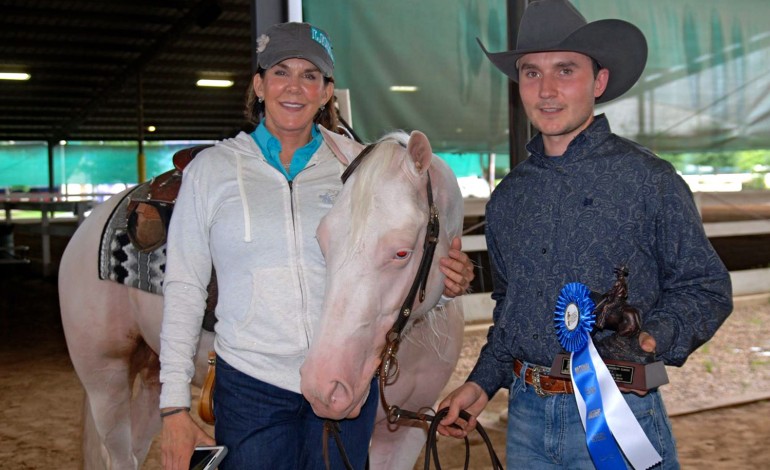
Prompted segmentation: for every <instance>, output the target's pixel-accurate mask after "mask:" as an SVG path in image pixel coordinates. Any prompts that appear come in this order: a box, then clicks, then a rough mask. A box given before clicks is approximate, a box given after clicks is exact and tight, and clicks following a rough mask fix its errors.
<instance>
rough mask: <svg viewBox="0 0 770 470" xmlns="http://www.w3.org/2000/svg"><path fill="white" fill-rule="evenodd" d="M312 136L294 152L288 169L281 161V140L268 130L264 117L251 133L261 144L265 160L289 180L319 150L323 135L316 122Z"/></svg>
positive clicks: (312, 128) (258, 143) (311, 129)
mask: <svg viewBox="0 0 770 470" xmlns="http://www.w3.org/2000/svg"><path fill="white" fill-rule="evenodd" d="M310 136H311V138H310V142H308V143H307V144H305V145H304V146H303V147H300V148H298V149H297V150H296V151H295V152H294V157H293V158H292V160H291V167H290V168H289V170H288V171H286V169H285V168H284V167H283V164H282V163H281V157H280V154H281V142H280V141H279V140H278V139H276V138H275V136H273V134H271V133H270V131H269V130H267V126H265V121H264V119H263V120H262V122H260V123H259V125H258V126H257V128H256V129H254V132H252V133H251V137H252V138H253V139H254V141H255V142H256V143H257V145H258V146H259V149H260V150H261V151H262V154H263V155H264V156H265V160H267V162H268V163H269V164H270V166H272V167H273V168H275V169H276V170H278V171H280V172H281V173H283V174H284V176H286V178H287V179H288V180H289V181H291V180H293V179H294V177H295V176H297V173H299V172H300V171H302V170H303V169H304V168H305V167H306V166H307V163H308V162H309V161H310V158H311V157H312V156H313V154H314V153H315V152H316V150H318V147H320V146H321V142H322V141H323V137H322V136H321V133H320V132H319V131H318V129H316V126H315V124H313V126H312V127H311V128H310Z"/></svg>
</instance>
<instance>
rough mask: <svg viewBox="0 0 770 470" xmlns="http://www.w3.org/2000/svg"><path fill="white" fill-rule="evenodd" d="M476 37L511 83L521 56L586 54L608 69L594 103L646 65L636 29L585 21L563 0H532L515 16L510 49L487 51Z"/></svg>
mask: <svg viewBox="0 0 770 470" xmlns="http://www.w3.org/2000/svg"><path fill="white" fill-rule="evenodd" d="M476 40H477V41H478V42H479V45H480V46H481V49H482V50H483V51H484V54H486V55H487V57H488V58H489V60H490V61H491V62H492V63H493V64H495V66H496V67H497V68H498V69H500V70H501V71H502V72H503V73H505V74H506V75H508V77H510V78H511V80H513V81H514V82H518V81H519V74H518V70H517V67H516V63H517V61H518V60H519V59H520V58H521V57H522V56H523V55H525V54H529V53H532V52H549V51H570V52H579V53H581V54H585V55H587V56H589V57H591V58H592V59H594V60H596V61H597V62H598V63H599V66H600V67H601V68H606V69H608V70H609V71H610V80H609V83H608V84H607V89H606V90H605V91H604V94H602V96H600V97H599V98H597V99H596V103H606V102H607V101H610V100H613V99H615V98H617V97H618V96H620V95H622V94H623V93H625V92H626V91H628V89H629V88H631V87H632V86H633V84H634V83H636V81H637V80H638V79H639V77H640V76H641V75H642V71H643V70H644V66H645V64H646V63H647V41H646V40H645V38H644V34H643V33H642V32H641V31H640V30H639V28H637V27H636V26H634V25H632V24H631V23H629V22H627V21H622V20H599V21H594V22H591V23H588V22H587V21H586V19H585V18H584V17H583V15H581V14H580V12H579V11H577V10H576V9H575V7H574V6H572V4H571V3H569V2H568V1H567V0H539V1H535V2H532V3H531V4H530V5H529V6H528V7H527V9H526V10H525V11H524V15H523V16H522V18H521V24H520V25H519V35H518V37H517V38H516V49H515V50H512V51H505V52H497V53H492V52H489V51H487V48H486V47H484V44H482V43H481V41H480V40H479V39H478V38H476Z"/></svg>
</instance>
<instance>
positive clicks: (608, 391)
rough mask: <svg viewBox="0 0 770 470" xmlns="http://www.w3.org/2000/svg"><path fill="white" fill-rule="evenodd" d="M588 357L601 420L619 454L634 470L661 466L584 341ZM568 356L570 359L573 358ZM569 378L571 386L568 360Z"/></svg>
mask: <svg viewBox="0 0 770 470" xmlns="http://www.w3.org/2000/svg"><path fill="white" fill-rule="evenodd" d="M587 347H588V353H589V355H590V356H591V362H592V363H593V366H594V370H595V371H596V379H597V381H598V382H599V393H601V397H602V408H603V410H604V417H605V419H606V421H607V426H609V428H610V431H612V436H613V437H614V438H615V441H616V442H617V443H618V445H619V446H620V449H621V450H622V451H623V454H624V455H625V457H626V458H627V459H628V461H629V462H630V463H631V465H632V466H633V467H634V468H635V469H641V470H646V469H648V468H650V467H652V466H653V465H655V464H657V463H659V462H661V461H662V460H663V459H662V458H661V457H660V454H658V451H657V450H655V447H653V446H652V444H651V443H650V440H649V439H648V438H647V435H646V434H645V433H644V430H643V429H642V427H641V426H640V425H639V422H638V421H637V420H636V417H635V416H634V413H633V411H631V408H629V407H628V403H626V400H625V399H624V398H623V394H622V393H620V390H618V387H617V384H615V380H613V378H612V375H611V374H610V371H609V370H608V369H607V366H606V365H605V364H604V361H603V360H602V358H601V357H600V356H599V353H598V351H596V348H595V347H594V343H593V341H591V340H590V339H589V341H588V345H587ZM574 354H575V353H572V354H571V356H574ZM569 370H570V377H571V378H572V383H575V379H574V377H572V371H573V368H572V357H570V368H569ZM574 388H575V401H576V402H577V406H578V411H579V412H580V420H581V421H582V423H583V429H585V428H586V404H585V400H584V399H583V396H582V395H581V394H580V390H579V388H578V387H574Z"/></svg>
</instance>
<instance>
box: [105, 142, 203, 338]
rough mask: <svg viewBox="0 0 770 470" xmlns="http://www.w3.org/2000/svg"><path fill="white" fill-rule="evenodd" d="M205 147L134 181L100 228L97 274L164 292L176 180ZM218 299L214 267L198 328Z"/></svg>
mask: <svg viewBox="0 0 770 470" xmlns="http://www.w3.org/2000/svg"><path fill="white" fill-rule="evenodd" d="M206 147H208V146H199V147H193V148H191V149H184V150H180V151H179V152H177V154H176V155H174V165H175V167H176V169H175V170H172V171H169V172H167V173H164V174H163V175H160V176H158V177H156V178H153V180H152V181H149V182H146V183H142V184H140V185H138V186H136V187H135V188H134V189H132V190H131V191H129V192H128V193H127V194H125V195H124V196H123V199H122V200H121V201H120V202H119V203H118V205H117V206H116V207H115V209H114V210H113V212H112V214H111V215H110V217H109V219H108V220H107V223H106V224H105V225H104V229H103V230H102V236H101V240H100V246H99V278H100V279H104V280H110V281H113V282H117V283H120V284H124V285H126V286H128V287H133V288H135V289H141V290H143V291H145V292H150V293H153V294H158V295H163V278H164V275H165V272H166V238H165V236H166V229H167V228H168V223H169V221H170V218H171V213H172V210H173V206H174V201H175V200H176V195H177V192H178V190H179V185H180V183H181V174H182V169H183V168H184V166H186V164H187V163H189V161H190V160H192V158H193V157H194V156H195V155H196V154H197V153H198V152H200V151H201V150H203V149H204V148H206ZM216 304H217V279H216V272H214V271H213V269H212V273H211V281H210V282H209V285H208V298H207V301H206V311H205V315H204V319H203V327H204V328H205V329H206V330H209V331H213V329H214V323H216V317H215V316H214V310H215V308H216Z"/></svg>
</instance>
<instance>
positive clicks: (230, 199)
mask: <svg viewBox="0 0 770 470" xmlns="http://www.w3.org/2000/svg"><path fill="white" fill-rule="evenodd" d="M325 138H327V139H328V138H335V139H336V138H340V139H343V138H344V137H341V136H339V137H337V136H330V135H326V136H325ZM343 170H344V165H343V164H342V163H341V162H340V161H339V160H338V159H337V158H336V157H335V156H334V154H333V153H332V151H331V150H330V148H329V146H328V145H327V144H326V143H325V142H324V143H323V144H322V145H321V146H320V147H319V148H318V150H317V151H316V152H315V154H314V155H313V156H312V158H311V159H310V161H309V162H308V165H307V166H306V167H305V169H304V170H302V171H301V172H300V173H299V174H298V175H297V176H296V177H295V178H294V180H293V182H292V183H289V182H288V181H287V180H286V178H285V177H284V176H283V175H282V174H281V173H280V172H279V171H278V170H276V169H275V168H273V167H272V166H270V165H269V164H268V163H267V161H266V160H265V158H264V156H263V155H262V152H261V151H260V149H259V147H258V146H257V145H256V143H255V142H254V140H253V139H252V138H251V136H250V135H248V134H246V133H240V134H239V135H238V136H236V137H235V138H233V139H228V140H225V141H222V142H220V143H218V144H217V145H216V146H214V147H212V148H210V149H207V150H205V151H204V152H202V153H201V154H199V155H198V156H197V157H196V158H195V160H193V161H192V162H191V163H190V164H189V165H188V166H187V168H186V169H185V170H184V177H183V182H182V187H181V190H180V192H179V197H178V199H177V201H176V205H175V207H174V216H173V218H172V220H171V226H170V228H169V234H168V243H167V249H168V253H167V256H168V259H167V269H166V277H165V283H164V315H163V327H162V330H161V351H160V359H161V374H160V380H161V382H162V384H163V388H162V393H161V401H160V407H161V408H164V407H170V406H189V405H190V385H189V384H190V380H191V378H192V376H193V374H194V364H193V356H194V353H195V350H196V347H197V344H198V339H199V335H200V328H201V321H202V316H203V312H204V306H205V301H206V286H207V284H208V281H209V278H210V275H211V266H212V263H213V266H214V267H215V269H216V272H217V283H218V287H219V298H218V304H217V308H216V313H217V318H218V322H217V324H216V328H215V329H216V334H217V335H216V342H215V349H216V352H217V354H218V355H220V356H221V357H222V358H223V359H224V360H225V361H227V362H228V363H229V364H231V365H232V366H233V367H235V368H237V369H238V370H240V371H241V372H243V373H245V374H247V375H249V376H252V377H255V378H257V379H259V380H262V381H264V382H267V383H270V384H272V385H275V386H278V387H281V388H283V389H286V390H290V391H294V392H297V393H299V391H300V388H299V382H300V375H299V368H300V365H301V364H302V362H303V361H304V359H305V355H306V353H307V350H308V348H309V345H310V342H311V340H312V338H313V331H314V326H315V325H316V323H317V321H318V319H319V316H320V314H321V310H322V303H323V295H324V285H325V278H324V275H325V274H324V271H325V262H324V259H323V256H322V254H321V251H320V249H319V246H318V242H317V241H316V238H315V232H316V228H317V227H318V223H319V222H320V220H321V218H322V217H323V216H324V215H326V213H327V211H328V210H329V209H330V208H331V206H332V204H333V203H334V200H335V198H336V196H337V194H338V193H339V191H340V190H341V188H342V183H341V181H340V175H341V174H342V171H343Z"/></svg>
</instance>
